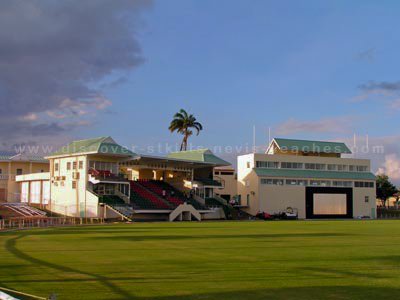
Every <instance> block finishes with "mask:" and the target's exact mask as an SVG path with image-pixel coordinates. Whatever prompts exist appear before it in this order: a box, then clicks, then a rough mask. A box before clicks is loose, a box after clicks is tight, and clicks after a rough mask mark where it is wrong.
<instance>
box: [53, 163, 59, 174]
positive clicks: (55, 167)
mask: <svg viewBox="0 0 400 300" xmlns="http://www.w3.org/2000/svg"><path fill="white" fill-rule="evenodd" d="M54 171H55V172H57V171H58V163H55V164H54Z"/></svg>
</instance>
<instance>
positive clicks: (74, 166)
mask: <svg viewBox="0 0 400 300" xmlns="http://www.w3.org/2000/svg"><path fill="white" fill-rule="evenodd" d="M72 169H74V170H76V161H74V162H73V163H72Z"/></svg>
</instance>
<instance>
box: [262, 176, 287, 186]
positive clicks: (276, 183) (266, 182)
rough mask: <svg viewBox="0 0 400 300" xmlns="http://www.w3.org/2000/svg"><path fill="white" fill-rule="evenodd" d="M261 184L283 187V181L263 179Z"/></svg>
mask: <svg viewBox="0 0 400 300" xmlns="http://www.w3.org/2000/svg"><path fill="white" fill-rule="evenodd" d="M261 184H268V185H283V179H270V178H261Z"/></svg>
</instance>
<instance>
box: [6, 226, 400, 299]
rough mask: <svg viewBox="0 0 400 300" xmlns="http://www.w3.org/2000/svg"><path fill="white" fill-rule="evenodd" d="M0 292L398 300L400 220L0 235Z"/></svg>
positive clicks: (82, 296) (110, 296) (64, 230)
mask: <svg viewBox="0 0 400 300" xmlns="http://www.w3.org/2000/svg"><path fill="white" fill-rule="evenodd" d="M0 286H2V287H6V288H11V289H16V290H19V291H23V292H27V293H32V294H35V295H39V296H48V295H49V294H51V293H55V294H56V295H57V297H58V298H57V299H68V300H70V299H107V300H111V299H156V300H167V299H168V300H172V299H177V300H182V299H218V300H221V299H230V300H231V299H307V300H309V299H318V300H320V299H363V300H364V299H375V300H376V299H398V298H399V297H400V221H293V222H291V221H288V222H284V221H282V222H278V221H276V222H263V221H257V222H202V223H135V224H115V225H104V226H85V227H68V228H54V229H36V230H29V231H14V232H6V233H0Z"/></svg>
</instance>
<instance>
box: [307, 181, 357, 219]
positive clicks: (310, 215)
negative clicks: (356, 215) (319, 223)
mask: <svg viewBox="0 0 400 300" xmlns="http://www.w3.org/2000/svg"><path fill="white" fill-rule="evenodd" d="M314 194H345V195H346V204H347V205H346V211H347V213H346V214H345V215H314ZM352 218H353V188H338V187H306V219H352Z"/></svg>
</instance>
